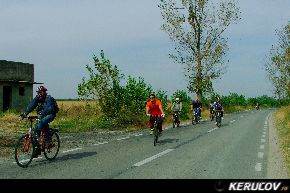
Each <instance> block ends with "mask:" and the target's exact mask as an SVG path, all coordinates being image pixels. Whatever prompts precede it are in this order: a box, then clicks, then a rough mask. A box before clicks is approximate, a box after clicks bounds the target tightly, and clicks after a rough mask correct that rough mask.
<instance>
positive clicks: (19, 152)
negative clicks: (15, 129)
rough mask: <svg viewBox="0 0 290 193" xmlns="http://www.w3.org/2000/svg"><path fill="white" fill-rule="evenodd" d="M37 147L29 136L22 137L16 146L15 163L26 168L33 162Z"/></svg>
mask: <svg viewBox="0 0 290 193" xmlns="http://www.w3.org/2000/svg"><path fill="white" fill-rule="evenodd" d="M34 153H35V146H34V144H33V142H32V138H30V137H29V135H28V134H26V135H23V136H21V137H20V138H19V139H18V141H17V143H16V146H15V161H16V163H17V165H18V166H20V167H22V168H26V167H27V166H28V165H29V164H30V163H31V161H32V159H33V155H34Z"/></svg>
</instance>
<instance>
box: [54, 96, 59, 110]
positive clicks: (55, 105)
mask: <svg viewBox="0 0 290 193" xmlns="http://www.w3.org/2000/svg"><path fill="white" fill-rule="evenodd" d="M54 108H55V113H58V111H59V107H58V104H57V102H56V100H55V99H54Z"/></svg>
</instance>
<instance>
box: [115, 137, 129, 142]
mask: <svg viewBox="0 0 290 193" xmlns="http://www.w3.org/2000/svg"><path fill="white" fill-rule="evenodd" d="M129 138H130V137H129V136H128V137H123V138H119V139H117V140H118V141H121V140H124V139H129Z"/></svg>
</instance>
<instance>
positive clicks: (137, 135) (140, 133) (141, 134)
mask: <svg viewBox="0 0 290 193" xmlns="http://www.w3.org/2000/svg"><path fill="white" fill-rule="evenodd" d="M141 135H143V133H140V134H135V135H134V136H136V137H138V136H141Z"/></svg>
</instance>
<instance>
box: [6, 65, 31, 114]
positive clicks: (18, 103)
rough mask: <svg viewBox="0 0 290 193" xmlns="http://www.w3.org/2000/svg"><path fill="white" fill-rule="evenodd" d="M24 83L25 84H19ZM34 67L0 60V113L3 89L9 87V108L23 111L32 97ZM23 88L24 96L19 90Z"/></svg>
mask: <svg viewBox="0 0 290 193" xmlns="http://www.w3.org/2000/svg"><path fill="white" fill-rule="evenodd" d="M19 81H26V82H19ZM33 82H34V65H33V64H27V63H21V62H10V61H6V60H0V111H3V100H4V98H3V94H4V93H3V87H4V86H11V91H12V92H11V103H10V108H11V109H16V110H19V111H23V110H24V109H25V108H26V107H27V105H28V104H29V102H30V101H31V100H32V97H33ZM20 87H24V95H23V96H21V95H20V92H19V89H20Z"/></svg>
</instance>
